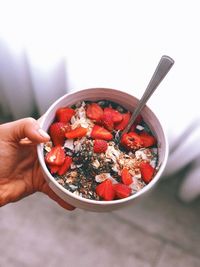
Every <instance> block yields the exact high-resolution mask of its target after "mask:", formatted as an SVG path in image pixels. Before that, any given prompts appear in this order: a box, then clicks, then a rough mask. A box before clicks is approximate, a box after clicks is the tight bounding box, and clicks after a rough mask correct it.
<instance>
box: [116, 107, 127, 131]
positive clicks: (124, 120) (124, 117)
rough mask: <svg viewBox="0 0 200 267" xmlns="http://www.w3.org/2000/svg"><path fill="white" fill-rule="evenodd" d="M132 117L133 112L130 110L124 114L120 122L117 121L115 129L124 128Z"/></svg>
mask: <svg viewBox="0 0 200 267" xmlns="http://www.w3.org/2000/svg"><path fill="white" fill-rule="evenodd" d="M130 117H131V113H130V112H129V111H128V112H127V113H123V114H122V120H121V121H120V122H119V123H116V125H115V130H120V131H122V130H124V128H125V127H126V125H127V124H128V123H129V120H130Z"/></svg>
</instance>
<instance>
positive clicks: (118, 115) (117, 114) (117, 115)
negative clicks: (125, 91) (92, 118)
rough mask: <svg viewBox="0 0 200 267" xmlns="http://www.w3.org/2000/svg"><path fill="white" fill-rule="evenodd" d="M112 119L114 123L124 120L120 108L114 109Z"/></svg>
mask: <svg viewBox="0 0 200 267" xmlns="http://www.w3.org/2000/svg"><path fill="white" fill-rule="evenodd" d="M112 119H113V122H114V123H117V124H118V123H120V122H121V121H122V119H123V116H122V114H121V113H120V112H119V111H118V110H115V109H112Z"/></svg>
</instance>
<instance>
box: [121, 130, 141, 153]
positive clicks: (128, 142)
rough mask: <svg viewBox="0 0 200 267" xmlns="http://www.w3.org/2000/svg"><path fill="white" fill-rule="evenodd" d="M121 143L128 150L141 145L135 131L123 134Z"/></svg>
mask: <svg viewBox="0 0 200 267" xmlns="http://www.w3.org/2000/svg"><path fill="white" fill-rule="evenodd" d="M121 145H122V146H123V147H125V148H126V149H128V150H136V149H139V148H141V147H142V146H143V142H142V140H141V138H140V136H139V135H138V134H137V133H135V132H130V133H127V134H123V136H122V138H121Z"/></svg>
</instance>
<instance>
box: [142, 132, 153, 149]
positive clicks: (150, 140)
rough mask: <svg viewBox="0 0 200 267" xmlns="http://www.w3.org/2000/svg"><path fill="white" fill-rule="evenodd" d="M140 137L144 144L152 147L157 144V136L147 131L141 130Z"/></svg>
mask: <svg viewBox="0 0 200 267" xmlns="http://www.w3.org/2000/svg"><path fill="white" fill-rule="evenodd" d="M140 138H141V140H142V142H143V146H145V147H150V146H153V145H155V144H156V138H155V137H154V136H153V135H150V134H148V133H147V132H141V133H140Z"/></svg>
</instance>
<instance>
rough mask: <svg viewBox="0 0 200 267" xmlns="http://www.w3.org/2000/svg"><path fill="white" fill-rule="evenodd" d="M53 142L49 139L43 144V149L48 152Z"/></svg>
mask: <svg viewBox="0 0 200 267" xmlns="http://www.w3.org/2000/svg"><path fill="white" fill-rule="evenodd" d="M52 146H53V143H52V142H51V141H49V142H47V143H45V144H44V150H45V151H47V152H50V151H51V149H52Z"/></svg>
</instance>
